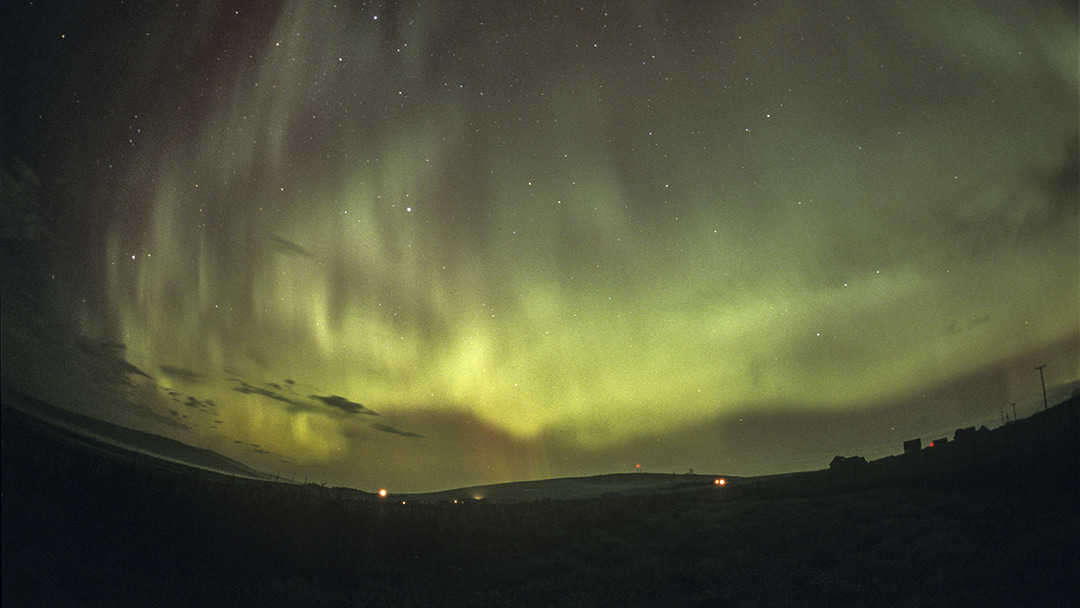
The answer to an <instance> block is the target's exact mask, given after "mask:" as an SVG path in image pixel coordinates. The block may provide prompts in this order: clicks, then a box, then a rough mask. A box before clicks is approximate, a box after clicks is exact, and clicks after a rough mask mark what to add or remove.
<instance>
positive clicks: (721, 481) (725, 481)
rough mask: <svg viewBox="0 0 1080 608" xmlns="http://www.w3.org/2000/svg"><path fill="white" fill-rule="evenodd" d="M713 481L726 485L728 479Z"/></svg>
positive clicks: (719, 484)
mask: <svg viewBox="0 0 1080 608" xmlns="http://www.w3.org/2000/svg"><path fill="white" fill-rule="evenodd" d="M713 483H715V484H716V485H718V486H722V485H724V484H725V483H727V480H726V479H717V480H716V481H714V482H713Z"/></svg>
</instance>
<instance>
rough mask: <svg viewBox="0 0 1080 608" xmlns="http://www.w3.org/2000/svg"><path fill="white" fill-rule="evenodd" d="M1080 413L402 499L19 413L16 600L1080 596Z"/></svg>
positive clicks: (10, 539)
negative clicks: (120, 445) (131, 448)
mask: <svg viewBox="0 0 1080 608" xmlns="http://www.w3.org/2000/svg"><path fill="white" fill-rule="evenodd" d="M1076 417H1077V402H1076V400H1075V399H1074V400H1072V401H1071V402H1067V403H1066V404H1062V405H1060V406H1058V407H1056V408H1052V409H1051V411H1049V412H1046V413H1044V414H1040V415H1038V416H1034V417H1032V418H1031V419H1028V420H1023V421H1020V422H1018V423H1015V424H1013V425H1010V426H1009V427H1005V428H1002V429H998V430H995V431H993V432H992V435H985V436H984V438H983V440H982V441H980V442H978V443H971V444H967V445H965V444H962V443H960V442H956V443H955V444H950V447H948V449H943V450H939V449H938V448H934V449H933V450H923V451H922V452H920V453H917V454H911V455H907V456H902V457H893V458H889V459H883V460H881V461H875V462H871V463H868V464H865V465H862V466H857V467H852V468H844V469H840V470H824V471H817V472H812V473H801V474H794V475H784V476H775V477H770V478H758V479H741V480H737V481H738V482H737V483H732V484H729V485H727V486H725V487H723V488H719V487H717V486H715V485H714V484H712V483H711V482H709V480H708V479H707V478H698V476H694V477H690V476H668V477H672V482H674V483H668V484H659V486H658V487H657V488H655V489H653V490H649V489H647V488H644V489H640V490H639V491H627V487H628V486H627V483H628V482H627V480H625V479H617V480H616V479H614V477H617V476H611V477H612V478H613V479H609V480H599V479H598V480H594V481H595V482H611V484H609V485H611V487H617V488H619V489H620V491H619V492H605V493H602V494H600V495H596V496H592V497H588V498H577V499H541V500H534V501H527V502H526V501H520V500H519V501H515V502H498V501H493V500H484V501H463V502H461V503H459V504H455V503H454V502H453V501H452V500H448V499H447V500H444V499H443V498H444V497H442V496H440V495H431V496H428V497H427V498H426V499H424V498H423V497H410V498H409V499H408V500H406V501H405V504H401V500H400V498H401V497H395V498H393V499H390V500H380V499H378V498H377V497H374V496H370V495H364V494H361V493H357V492H353V493H349V494H344V493H338V492H336V491H334V490H333V489H328V488H323V487H319V486H312V485H308V486H299V485H289V484H272V483H265V482H253V481H250V480H248V481H244V480H239V479H232V478H229V477H227V476H217V477H206V476H196V475H189V474H184V473H183V472H181V471H177V470H176V469H174V468H164V467H158V466H155V465H154V464H153V463H151V462H147V461H138V460H135V459H132V458H123V457H118V456H117V455H115V454H113V455H108V454H101V453H97V452H94V451H93V450H88V449H87V448H86V447H85V446H80V445H75V444H72V443H70V442H66V441H64V439H63V437H61V436H57V435H55V434H49V433H45V432H43V431H42V429H41V428H40V427H39V426H37V424H36V423H34V422H33V421H31V420H27V419H25V418H22V417H19V416H17V415H15V414H13V413H12V412H11V411H10V410H9V409H8V408H5V410H4V421H3V422H4V424H3V477H2V480H3V605H4V606H27V605H32V606H77V605H88V606H196V605H200V606H229V607H233V606H242V605H251V606H280V605H296V606H317V605H318V606H444V605H445V606H930V605H937V606H942V605H943V606H1066V605H1076V603H1077V601H1078V600H1080V583H1078V580H1080V576H1078V574H1080V547H1078V545H1080V500H1078V490H1080V488H1078V486H1080V453H1078V451H1077V444H1078V442H1080V438H1078V436H1077V423H1076ZM934 450H936V451H934ZM676 478H677V479H676ZM631 481H632V480H631ZM653 481H654V482H655V481H656V480H655V478H654V479H653ZM544 483H550V484H558V483H560V482H559V481H558V480H553V481H549V482H544ZM562 483H570V482H562ZM572 483H573V484H577V485H574V486H573V487H575V488H577V487H581V484H583V483H585V482H583V481H582V480H576V481H573V482H572ZM650 483H652V482H650ZM567 487H570V486H569V485H568V486H567ZM555 495H558V494H557V493H556V494H555Z"/></svg>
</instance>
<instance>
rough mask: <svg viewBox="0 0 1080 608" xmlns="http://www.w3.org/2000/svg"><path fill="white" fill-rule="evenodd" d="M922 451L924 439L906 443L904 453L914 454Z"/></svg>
mask: <svg viewBox="0 0 1080 608" xmlns="http://www.w3.org/2000/svg"><path fill="white" fill-rule="evenodd" d="M921 449H922V439H912V440H910V441H905V442H904V453H905V454H912V453H914V452H918V451H919V450H921Z"/></svg>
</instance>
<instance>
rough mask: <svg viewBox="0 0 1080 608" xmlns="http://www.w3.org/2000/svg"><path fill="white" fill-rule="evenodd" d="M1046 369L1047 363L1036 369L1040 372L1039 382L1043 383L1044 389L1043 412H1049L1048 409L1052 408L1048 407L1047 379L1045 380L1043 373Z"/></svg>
mask: <svg viewBox="0 0 1080 608" xmlns="http://www.w3.org/2000/svg"><path fill="white" fill-rule="evenodd" d="M1044 367H1046V364H1045V363H1043V364H1042V365H1040V366H1038V367H1036V368H1035V369H1037V370H1039V382H1041V383H1042V389H1043V410H1048V409H1050V408H1049V407H1048V406H1047V405H1046V379H1045V378H1043V371H1042V370H1043V368H1044Z"/></svg>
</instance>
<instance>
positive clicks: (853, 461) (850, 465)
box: [829, 456, 866, 471]
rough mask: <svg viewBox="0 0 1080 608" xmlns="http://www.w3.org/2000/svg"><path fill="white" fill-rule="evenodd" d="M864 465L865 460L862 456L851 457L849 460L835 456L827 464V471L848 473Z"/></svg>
mask: <svg viewBox="0 0 1080 608" xmlns="http://www.w3.org/2000/svg"><path fill="white" fill-rule="evenodd" d="M865 464H866V458H864V457H862V456H852V457H851V458H845V457H843V456H837V457H836V458H833V459H832V462H830V463H829V469H831V470H833V471H848V470H851V469H854V468H855V467H859V466H862V465H865Z"/></svg>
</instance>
